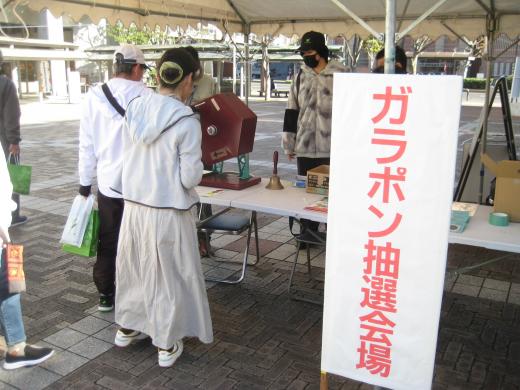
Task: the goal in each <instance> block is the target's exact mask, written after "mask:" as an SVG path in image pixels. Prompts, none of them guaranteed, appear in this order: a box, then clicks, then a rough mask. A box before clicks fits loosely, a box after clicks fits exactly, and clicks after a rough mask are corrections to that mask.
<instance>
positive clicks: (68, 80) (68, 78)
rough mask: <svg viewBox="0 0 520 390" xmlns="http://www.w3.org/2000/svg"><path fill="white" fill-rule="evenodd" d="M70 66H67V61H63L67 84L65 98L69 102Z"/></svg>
mask: <svg viewBox="0 0 520 390" xmlns="http://www.w3.org/2000/svg"><path fill="white" fill-rule="evenodd" d="M69 73H70V68H69V61H65V84H66V86H67V99H68V102H69V104H70V77H69V76H70V75H69Z"/></svg>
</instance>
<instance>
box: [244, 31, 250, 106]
mask: <svg viewBox="0 0 520 390" xmlns="http://www.w3.org/2000/svg"><path fill="white" fill-rule="evenodd" d="M250 32H251V25H250V24H246V25H244V45H245V57H246V58H245V60H244V66H245V76H246V105H248V106H249V95H250V94H251V66H250V64H251V59H250V58H249V34H250Z"/></svg>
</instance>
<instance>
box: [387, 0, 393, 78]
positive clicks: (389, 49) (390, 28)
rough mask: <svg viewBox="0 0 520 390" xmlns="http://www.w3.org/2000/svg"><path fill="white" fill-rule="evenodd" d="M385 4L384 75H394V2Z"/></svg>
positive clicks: (390, 0) (390, 1)
mask: <svg viewBox="0 0 520 390" xmlns="http://www.w3.org/2000/svg"><path fill="white" fill-rule="evenodd" d="M385 3H386V18H385V73H395V0H385Z"/></svg>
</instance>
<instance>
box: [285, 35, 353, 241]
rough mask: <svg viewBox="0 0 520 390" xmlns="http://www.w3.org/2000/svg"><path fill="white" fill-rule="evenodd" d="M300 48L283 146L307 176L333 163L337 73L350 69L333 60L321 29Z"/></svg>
mask: <svg viewBox="0 0 520 390" xmlns="http://www.w3.org/2000/svg"><path fill="white" fill-rule="evenodd" d="M298 51H299V52H300V55H301V56H302V58H303V63H304V65H302V67H301V69H300V71H299V72H298V73H297V75H296V76H295V78H294V80H293V83H292V85H291V89H290V91H289V98H288V100H287V109H286V110H285V117H284V123H283V133H282V147H283V150H284V152H285V154H286V155H287V157H288V159H289V160H293V159H294V158H296V165H297V169H298V175H302V176H305V175H306V174H307V171H308V170H309V169H313V168H316V167H318V166H320V165H329V164H330V136H331V129H332V94H333V91H332V85H333V76H334V73H337V72H346V71H347V68H346V67H345V66H343V65H342V64H340V63H339V62H337V61H332V60H331V61H329V49H328V47H327V46H326V44H325V36H324V35H323V34H322V33H320V32H316V31H309V32H306V33H305V34H303V36H302V39H301V44H300V47H299V48H298ZM301 222H302V223H303V224H304V225H306V226H308V227H309V228H310V229H311V230H314V231H317V230H318V226H319V223H317V222H312V221H308V220H304V219H302V220H301Z"/></svg>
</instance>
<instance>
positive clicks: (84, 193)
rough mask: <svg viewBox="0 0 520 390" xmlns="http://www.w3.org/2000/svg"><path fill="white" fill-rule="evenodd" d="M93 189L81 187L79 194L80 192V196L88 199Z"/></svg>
mask: <svg viewBox="0 0 520 390" xmlns="http://www.w3.org/2000/svg"><path fill="white" fill-rule="evenodd" d="M91 187H92V186H79V191H78V192H79V194H80V195H81V196H85V197H86V196H89V195H90V188H91Z"/></svg>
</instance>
